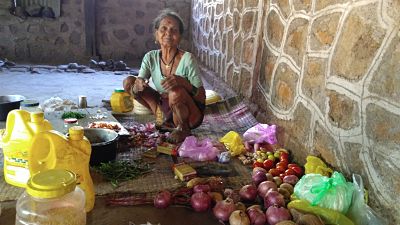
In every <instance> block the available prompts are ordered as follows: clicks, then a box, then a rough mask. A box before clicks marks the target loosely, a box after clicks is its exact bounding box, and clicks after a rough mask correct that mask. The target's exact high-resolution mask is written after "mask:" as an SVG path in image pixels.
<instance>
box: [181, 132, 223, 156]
mask: <svg viewBox="0 0 400 225" xmlns="http://www.w3.org/2000/svg"><path fill="white" fill-rule="evenodd" d="M178 154H179V156H181V157H188V158H191V159H193V160H196V161H207V160H216V158H217V156H218V154H219V151H218V149H217V148H215V147H214V145H213V143H212V141H211V139H209V138H205V139H203V140H197V138H196V137H195V136H189V137H186V138H185V140H184V141H183V142H182V144H181V146H179V149H178Z"/></svg>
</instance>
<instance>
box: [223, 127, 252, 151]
mask: <svg viewBox="0 0 400 225" xmlns="http://www.w3.org/2000/svg"><path fill="white" fill-rule="evenodd" d="M219 142H222V143H223V144H224V145H225V148H226V149H228V151H229V152H230V153H231V156H237V155H240V154H241V153H242V152H244V151H246V149H245V148H244V144H243V141H242V138H241V137H240V135H239V134H238V133H237V132H235V131H229V132H228V133H226V134H225V136H223V137H222V138H220V139H219Z"/></svg>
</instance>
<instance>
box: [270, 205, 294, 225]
mask: <svg viewBox="0 0 400 225" xmlns="http://www.w3.org/2000/svg"><path fill="white" fill-rule="evenodd" d="M265 215H266V216H267V221H268V224H269V225H275V224H277V223H279V222H281V221H285V220H291V219H292V216H291V215H290V212H289V210H287V209H286V208H284V207H279V206H276V205H273V206H271V207H269V208H268V209H267V211H266V212H265Z"/></svg>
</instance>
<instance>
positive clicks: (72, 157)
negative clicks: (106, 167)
mask: <svg viewBox="0 0 400 225" xmlns="http://www.w3.org/2000/svg"><path fill="white" fill-rule="evenodd" d="M91 152H92V147H91V145H90V142H89V140H88V139H87V138H86V137H85V136H84V130H83V127H81V126H74V127H71V128H69V136H65V135H63V134H62V133H60V132H58V131H54V130H51V131H45V132H41V133H39V134H37V135H35V137H34V138H33V139H32V145H31V147H30V149H29V152H28V159H29V171H30V172H31V174H36V173H38V172H42V171H45V170H49V169H65V170H70V171H72V172H74V173H75V174H76V175H77V177H78V180H77V182H78V184H79V187H80V188H81V189H82V190H83V191H84V192H85V196H86V205H85V210H86V212H89V211H90V210H92V209H93V206H94V197H95V196H94V195H95V193H94V187H93V181H92V178H91V176H90V173H89V160H90V154H91Z"/></svg>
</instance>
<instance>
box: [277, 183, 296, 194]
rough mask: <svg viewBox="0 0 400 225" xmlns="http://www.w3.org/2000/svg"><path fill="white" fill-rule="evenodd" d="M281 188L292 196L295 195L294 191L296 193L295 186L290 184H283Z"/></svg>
mask: <svg viewBox="0 0 400 225" xmlns="http://www.w3.org/2000/svg"><path fill="white" fill-rule="evenodd" d="M279 187H280V188H285V189H286V190H287V191H288V192H289V193H290V194H293V191H294V188H293V185H291V184H289V183H282V184H281V185H280V186H279Z"/></svg>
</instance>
